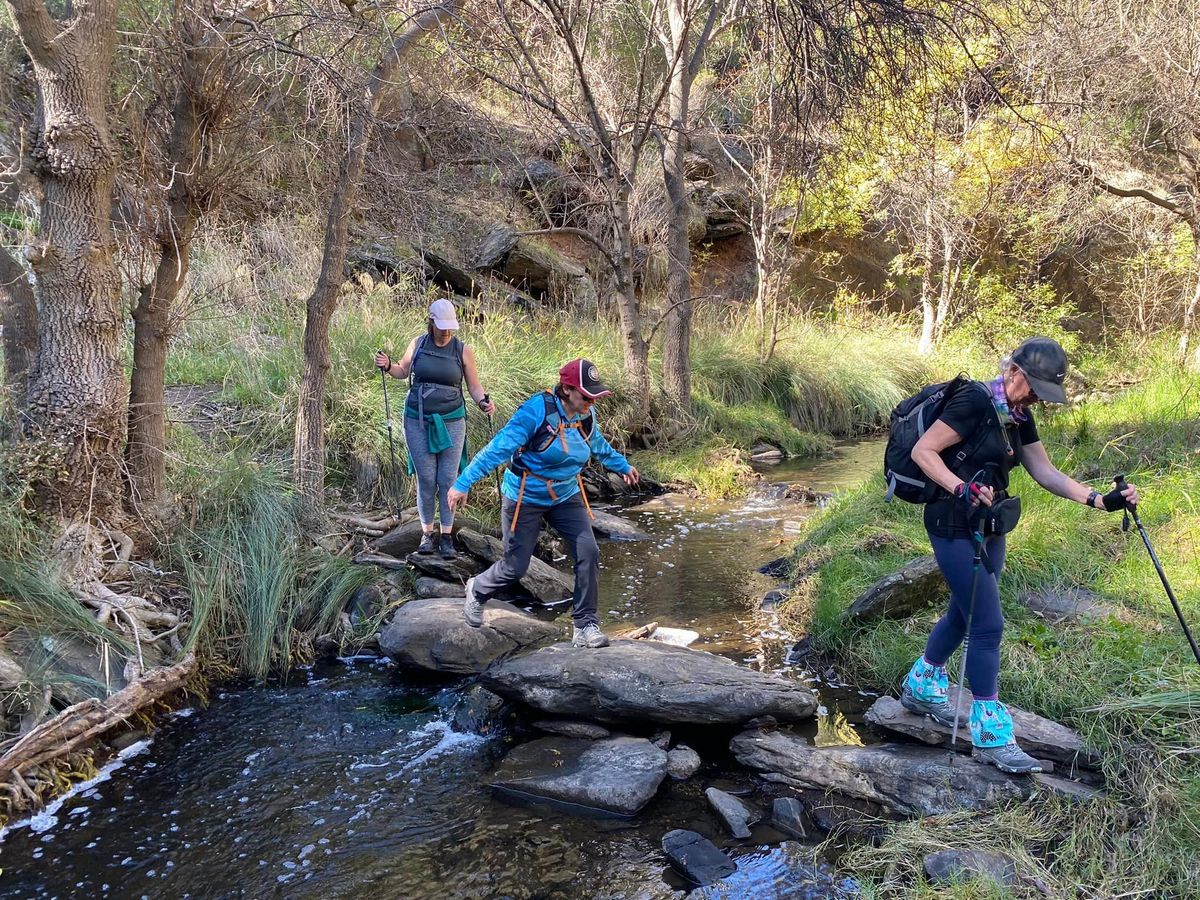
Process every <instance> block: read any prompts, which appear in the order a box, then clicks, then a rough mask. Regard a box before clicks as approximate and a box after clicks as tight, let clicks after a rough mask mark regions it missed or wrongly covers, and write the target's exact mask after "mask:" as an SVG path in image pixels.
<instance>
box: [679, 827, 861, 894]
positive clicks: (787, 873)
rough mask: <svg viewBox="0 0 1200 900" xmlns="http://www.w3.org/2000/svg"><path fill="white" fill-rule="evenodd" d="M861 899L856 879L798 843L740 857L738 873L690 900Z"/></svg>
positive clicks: (783, 844) (726, 877)
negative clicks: (843, 876)
mask: <svg viewBox="0 0 1200 900" xmlns="http://www.w3.org/2000/svg"><path fill="white" fill-rule="evenodd" d="M860 896H862V894H861V891H860V889H859V887H858V885H857V884H855V882H854V881H853V880H852V879H849V878H842V877H839V876H838V875H837V874H836V873H835V872H834V870H833V868H832V867H831V866H830V865H829V863H827V862H825V861H824V860H822V859H820V858H819V857H818V855H817V851H816V849H815V848H813V847H806V846H804V845H803V844H798V843H797V842H795V841H784V842H783V843H781V844H780V845H779V846H778V847H770V848H766V847H763V848H759V849H758V850H757V851H756V852H754V853H748V854H746V855H744V856H739V857H738V860H737V871H736V872H733V873H730V874H729V875H727V876H725V878H724V879H723V880H722V881H721V882H720V883H719V884H715V885H712V886H711V887H708V888H703V887H702V888H698V889H696V890H694V891H692V892H691V893H690V894H688V898H689V900H730V898H734V897H738V898H743V897H744V898H755V900H758V898H763V900H767V898H770V900H851V898H855V897H860Z"/></svg>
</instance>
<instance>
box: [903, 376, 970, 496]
mask: <svg viewBox="0 0 1200 900" xmlns="http://www.w3.org/2000/svg"><path fill="white" fill-rule="evenodd" d="M972 385H975V386H976V389H982V390H984V391H986V390H987V386H986V385H984V384H982V383H981V382H978V381H972V380H971V379H970V378H967V376H965V375H959V376H958V377H957V378H955V379H953V380H952V381H943V382H941V383H940V384H931V385H929V387H927V388H925V389H924V390H923V391H921V392H920V393H917V394H914V395H913V396H911V397H909V398H908V399H907V400H904V401H902V402H901V403H900V404H899V405H898V406H897V407H896V408H895V409H893V410H892V424H891V430H890V432H889V434H888V442H887V449H886V450H884V453H883V478H884V481H886V482H887V495H886V496H885V497H884V500H885V501H887V502H888V503H891V502H892V498H893V497H899V498H900V499H901V500H904V501H905V502H907V503H929V502H930V501H932V500H936V499H938V498H939V497H941V496H944V495H945V494H946V491H945V489H944V488H943V487H942V486H941V485H939V484H938V483H937V482H935V481H931V480H930V479H929V476H927V475H926V474H925V473H924V472H923V471H922V470H921V467H920V466H918V465H917V464H916V462H915V461H914V460H913V458H912V451H913V447H915V446H916V445H917V441H919V440H920V439H921V436H922V435H924V434H925V431H926V430H927V429H928V428H929V426H930V425H932V424H933V423H934V422H935V421H937V418H938V416H940V415H941V414H942V410H944V409H945V408H946V404H947V403H949V402H950V398H951V397H953V396H954V395H955V394H957V393H958V392H959V391H961V390H963V389H964V388H970V387H971V386H972ZM986 424H987V423H986V421H985V427H986ZM985 427H981V428H980V429H979V431H978V432H977V434H975V435H973V436H972V438H973V440H964V441H962V443H961V446H960V449H959V451H958V452H957V453H956V454H955V455H954V457H953V458H952V459H948V460H946V464H947V465H948V466H949V467H950V469H951V470H952V471H953V470H955V469H956V468H957V467H958V466H960V465H961V464H962V463H963V462H964V461H965V460H967V459H969V458H970V457H972V456H973V455H974V451H975V449H976V445H977V444H978V443H979V441H980V438H981V437H982V438H986V437H987V434H986V431H985ZM943 458H944V457H943Z"/></svg>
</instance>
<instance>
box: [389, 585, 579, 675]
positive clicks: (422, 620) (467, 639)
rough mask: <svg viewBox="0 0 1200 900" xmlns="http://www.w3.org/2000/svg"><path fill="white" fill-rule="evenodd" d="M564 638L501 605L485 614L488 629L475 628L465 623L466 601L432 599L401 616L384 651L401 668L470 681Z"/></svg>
mask: <svg viewBox="0 0 1200 900" xmlns="http://www.w3.org/2000/svg"><path fill="white" fill-rule="evenodd" d="M559 633H560V629H559V627H558V626H556V625H554V624H552V623H548V622H542V621H540V620H539V619H535V618H534V617H533V616H531V615H529V614H528V613H525V612H522V611H521V610H519V609H517V608H516V607H515V606H513V605H512V604H509V603H504V602H502V601H499V600H492V601H490V602H489V603H488V604H487V606H486V607H485V608H484V611H483V626H482V627H481V628H472V627H471V626H470V625H468V624H467V623H466V622H464V621H463V617H462V601H460V600H455V599H451V598H433V599H429V600H412V601H409V602H408V603H405V604H404V605H403V606H401V607H400V608H399V609H398V610H396V614H395V615H394V616H393V617H392V620H391V621H390V622H389V623H388V624H387V626H386V627H385V628H384V629H383V631H382V632H381V633H380V636H379V648H380V650H382V651H383V652H384V653H385V654H387V656H389V657H391V659H392V660H393V661H394V662H395V663H396V664H397V665H400V666H405V667H408V668H416V669H424V670H426V671H429V672H445V673H448V674H454V675H470V674H474V673H476V672H482V671H483V670H484V669H485V668H487V666H488V665H489V664H491V663H493V662H495V661H496V660H497V659H500V658H502V657H505V656H508V655H510V654H512V653H516V652H518V651H521V650H524V649H527V648H528V647H530V646H532V645H534V644H537V643H538V642H540V641H543V640H546V639H548V638H551V637H553V636H555V635H557V634H559Z"/></svg>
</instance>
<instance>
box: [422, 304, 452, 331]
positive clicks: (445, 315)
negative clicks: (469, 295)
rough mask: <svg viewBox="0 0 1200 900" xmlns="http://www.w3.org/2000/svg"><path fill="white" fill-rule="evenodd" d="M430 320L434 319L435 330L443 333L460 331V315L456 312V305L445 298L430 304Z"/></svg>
mask: <svg viewBox="0 0 1200 900" xmlns="http://www.w3.org/2000/svg"><path fill="white" fill-rule="evenodd" d="M429 318H431V319H433V324H434V327H435V328H440V329H442V330H443V331H457V330H458V314H457V313H456V312H455V311H454V304H453V303H451V302H450V301H449V300H447V299H446V298H445V297H442V298H440V299H438V300H434V301H433V302H432V303H430V304H429Z"/></svg>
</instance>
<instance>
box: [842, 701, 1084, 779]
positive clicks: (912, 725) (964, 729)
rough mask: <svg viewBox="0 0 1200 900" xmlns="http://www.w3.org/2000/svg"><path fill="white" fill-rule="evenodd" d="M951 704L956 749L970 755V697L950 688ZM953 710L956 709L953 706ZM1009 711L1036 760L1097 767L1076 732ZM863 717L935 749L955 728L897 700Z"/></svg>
mask: <svg viewBox="0 0 1200 900" xmlns="http://www.w3.org/2000/svg"><path fill="white" fill-rule="evenodd" d="M949 701H950V702H951V703H955V702H957V703H958V708H959V716H960V721H959V725H958V744H957V745H956V747H957V749H959V750H962V751H964V752H967V753H969V752H970V750H971V730H970V728H969V727H968V726H967V716H968V715H969V714H970V712H971V694H970V692H969V691H960V690H959V687H958V685H956V684H952V685H950V697H949ZM951 708H953V707H951ZM1008 711H1009V712H1010V713H1012V717H1013V734H1014V735H1015V737H1016V739H1017V743H1018V744H1020V746H1021V749H1023V750H1024V751H1025V752H1026V753H1028V754H1029V755H1030V756H1033V757H1035V758H1037V759H1048V760H1052V761H1053V762H1056V763H1063V764H1065V765H1068V766H1069V765H1072V764H1074V765H1079V766H1084V767H1089V768H1094V767H1095V766H1096V765H1097V764H1098V763H1099V759H1098V758H1097V756H1096V754H1095V753H1093V752H1091V751H1089V750H1087V748H1085V747H1084V746H1083V741H1082V739H1081V738H1080V737H1079V735H1078V734H1076V733H1075V732H1074V731H1073V730H1071V729H1070V728H1068V727H1067V726H1066V725H1061V724H1059V723H1058V722H1055V721H1052V720H1051V719H1046V718H1043V717H1042V716H1038V715H1035V714H1033V713H1031V712H1026V711H1025V710H1023V709H1019V708H1018V707H1015V706H1010V707H1009V708H1008ZM864 718H865V719H866V720H867V721H868V722H870V723H871V724H872V725H875V726H876V727H878V728H886V729H888V730H889V731H895V732H898V733H900V734H905V735H908V736H909V737H914V738H916V739H917V740H919V741H923V742H925V743H926V744H931V745H933V746H945V745H946V744H949V742H950V735H951V733H952V732H953V729H952V728H951V727H950V726H949V725H942V724H940V723H938V722H935V721H934V720H933V719H931V718H930V717H929V716H922V715H917V714H916V713H913V712H909V711H908V710H907V709H905V708H904V707H903V706H901V705H900V701H899V700H897V699H896V698H895V697H880V698H879V699H878V700H876V701H875V703H874V704H872V706H871V708H870V709H869V710H867V712H866V715H865V716H864Z"/></svg>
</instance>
